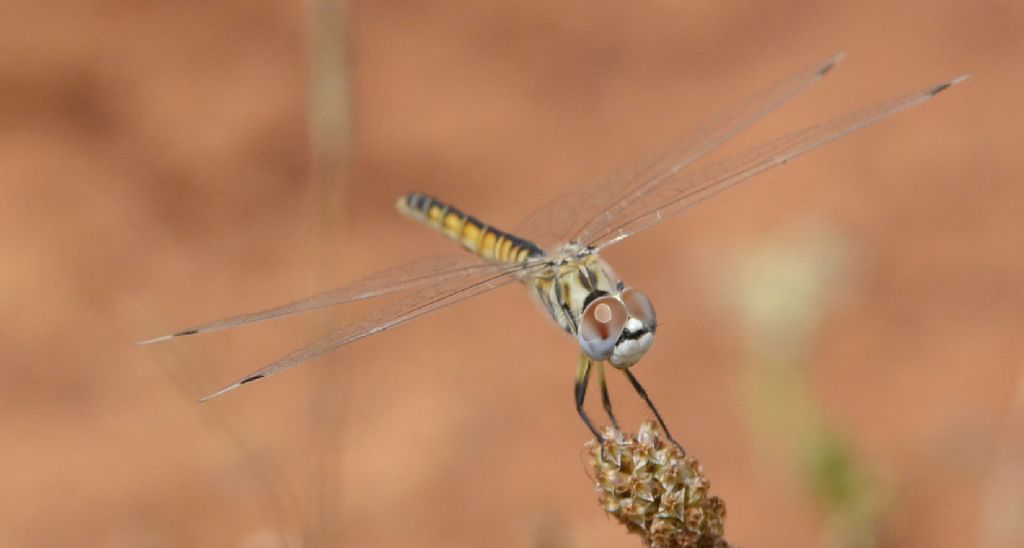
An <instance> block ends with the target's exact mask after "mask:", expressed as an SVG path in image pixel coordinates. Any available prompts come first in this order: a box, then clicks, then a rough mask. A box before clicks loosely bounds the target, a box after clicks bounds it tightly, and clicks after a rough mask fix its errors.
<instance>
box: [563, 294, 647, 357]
mask: <svg viewBox="0 0 1024 548" xmlns="http://www.w3.org/2000/svg"><path fill="white" fill-rule="evenodd" d="M657 326H658V321H657V317H656V316H655V314H654V305H652V304H651V301H650V299H648V298H647V296H646V295H644V294H643V293H641V292H640V291H638V290H636V289H632V288H626V289H623V290H622V291H621V292H619V294H618V295H605V296H603V297H598V298H596V299H594V300H593V301H591V302H590V303H589V304H588V305H587V307H586V308H585V309H584V310H583V316H582V317H581V318H580V323H579V329H578V331H577V335H576V338H577V340H578V341H579V343H580V348H581V349H582V350H583V352H584V353H585V354H586V355H587V356H589V357H590V358H591V359H594V360H598V361H603V360H608V361H609V362H610V363H611V364H612V365H613V366H615V367H618V368H627V367H629V366H631V365H633V364H635V363H636V362H638V361H640V358H642V357H643V355H644V354H645V353H646V352H647V350H648V349H649V348H650V347H651V345H652V344H653V343H654V332H655V330H656V329H657Z"/></svg>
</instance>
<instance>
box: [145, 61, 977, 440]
mask: <svg viewBox="0 0 1024 548" xmlns="http://www.w3.org/2000/svg"><path fill="white" fill-rule="evenodd" d="M843 58H844V54H843V53H838V54H835V55H833V56H831V57H829V58H828V59H825V60H823V61H821V62H818V63H815V64H813V65H810V66H807V67H805V68H803V69H802V70H799V71H796V72H794V73H793V74H791V75H789V76H787V77H785V78H783V79H781V80H779V81H777V82H775V83H773V84H771V85H769V86H768V87H766V88H764V89H762V90H760V91H758V92H756V93H753V94H751V95H749V96H748V97H747V98H745V99H743V100H741V101H739V102H737V103H735V104H734V105H733V106H732V107H731V108H729V109H727V110H726V111H725V112H724V113H722V114H719V115H717V116H715V117H713V118H712V119H711V120H710V121H708V122H706V123H705V124H703V125H701V126H699V128H700V129H698V130H697V131H696V132H694V133H692V134H690V135H689V136H687V137H685V138H683V139H681V140H679V141H677V142H676V143H675V144H673V145H672V146H670V147H668V148H667V149H665V150H664V151H662V152H661V153H659V154H656V155H653V156H652V157H651V158H649V159H648V160H646V161H643V162H640V163H639V164H638V165H636V166H635V167H633V168H631V169H628V170H625V171H621V172H618V173H616V174H615V175H612V176H610V177H607V178H605V179H602V180H599V181H597V182H594V183H591V184H589V185H585V186H583V187H581V188H578V189H575V190H573V191H570V192H566V193H564V194H562V195H560V196H558V197H556V198H555V199H553V200H552V201H551V202H549V203H548V204H546V205H544V206H543V207H541V208H539V209H538V210H536V211H535V212H534V213H532V214H530V215H529V216H527V217H526V218H525V220H524V221H523V222H522V223H520V225H519V226H518V228H517V229H516V230H514V231H512V232H506V231H503V230H500V229H498V228H495V227H494V226H491V225H489V224H486V223H484V222H482V221H480V220H478V219H477V218H476V217H473V216H471V215H468V214H466V213H464V212H463V211H461V210H460V209H458V208H456V207H455V206H453V205H450V204H448V203H446V202H443V201H441V200H439V199H436V198H433V197H431V196H429V195H427V194H423V193H419V192H413V193H409V194H407V195H405V196H402V197H401V198H400V199H399V200H398V202H397V208H398V210H399V211H400V212H401V213H403V214H404V215H406V216H407V217H410V218H412V219H414V220H416V221H420V222H422V223H424V224H426V225H428V226H431V227H433V228H434V229H436V230H438V231H439V232H441V233H442V234H443V235H445V236H447V237H448V238H450V239H452V240H454V241H456V242H458V243H460V244H461V245H462V247H463V248H465V249H466V250H467V251H469V252H470V253H469V254H462V255H457V256H438V257H432V258H427V259H423V260H419V261H415V262H412V263H409V264H406V265H403V266H399V267H397V268H392V269H389V270H385V271H383V272H378V273H376V274H372V275H369V276H366V277H364V278H361V279H359V280H357V281H355V282H353V283H351V284H348V285H345V286H343V287H339V288H336V289H331V290H328V291H324V292H321V293H317V294H315V295H312V296H310V297H307V298H304V299H302V300H298V301H295V302H291V303H288V304H283V305H280V306H276V307H273V308H268V309H265V310H260V311H257V312H251V313H245V314H240V315H236V316H231V317H229V318H226V319H222V320H217V321H213V322H209V323H204V324H201V325H196V326H193V327H189V328H186V329H182V330H179V331H176V332H174V333H172V334H169V335H164V336H160V337H156V338H153V339H148V340H145V341H140V342H139V343H138V344H150V343H155V342H160V341H166V340H169V339H177V338H181V337H186V336H192V335H197V334H200V333H211V332H215V331H220V330H224V329H230V328H234V327H239V326H243V325H248V324H253V323H256V322H261V321H265V320H270V319H274V318H280V317H284V316H289V315H292V314H297V313H300V312H305V311H309V310H313V309H318V308H323V307H326V306H333V305H340V304H344V303H351V302H355V301H361V300H366V299H375V298H379V297H383V296H386V295H392V294H399V293H401V294H403V295H404V297H402V298H399V299H397V300H395V301H394V302H391V303H390V304H387V305H382V306H380V307H379V308H377V309H375V310H374V311H373V312H372V313H370V314H369V315H368V316H366V317H364V318H362V319H361V320H358V321H356V322H354V323H351V324H349V325H347V326H345V327H343V328H341V329H339V330H337V331H335V332H332V333H330V334H327V335H326V336H323V337H322V338H320V339H317V340H315V341H313V342H311V343H309V344H307V345H305V346H303V347H301V348H299V349H297V350H295V351H293V352H291V353H289V354H287V355H285V356H283V357H281V358H279V359H277V360H274V361H273V362H271V363H269V364H268V365H266V366H264V367H262V368H260V369H258V370H256V371H254V372H252V373H250V374H248V375H245V376H244V377H241V378H239V379H237V380H235V381H234V382H232V383H230V384H228V385H226V386H224V387H223V388H221V389H219V390H217V391H216V392H213V393H211V394H209V395H207V396H205V397H204V398H202V400H200V401H207V400H209V399H211V398H215V397H218V396H221V395H223V394H225V393H227V392H230V391H232V390H235V389H236V388H239V387H241V386H243V385H247V384H249V383H252V382H254V381H257V380H260V379H264V378H267V377H270V376H272V375H275V374H277V373H280V372H282V371H284V370H286V369H291V368H293V367H295V366H297V365H299V364H302V363H304V362H307V361H309V360H312V359H314V358H317V357H319V356H322V355H323V354H325V353H327V352H330V351H332V350H335V349H337V348H340V347H342V346H345V345H348V344H350V343H353V342H355V341H358V340H360V339H363V338H365V337H368V336H370V335H375V334H378V333H381V332H384V331H387V330H389V329H391V328H393V327H396V326H398V325H401V324H404V323H406V322H409V321H412V320H415V319H418V318H421V317H423V316H426V315H428V314H430V313H432V312H435V311H437V310H440V309H442V308H445V307H447V306H449V305H452V304H454V303H457V302H460V301H464V300H466V299H469V298H471V297H475V296H477V295H480V294H482V293H486V292H489V291H492V290H495V289H497V288H499V287H503V286H505V285H508V284H511V283H514V282H519V283H521V284H523V285H525V286H526V287H527V289H528V291H529V293H530V294H531V295H532V296H533V297H534V298H535V300H536V301H538V302H539V303H540V304H541V305H542V308H543V310H544V311H545V312H546V313H547V315H548V316H549V317H550V318H551V319H552V320H553V321H554V322H555V324H557V325H558V326H559V327H561V328H562V329H563V330H564V331H566V332H567V333H568V334H569V335H570V336H572V337H574V338H575V339H576V341H577V343H578V346H579V348H580V353H579V359H578V361H577V367H576V376H575V383H574V399H575V405H576V411H577V413H578V414H579V416H580V418H581V419H582V420H583V423H584V424H585V425H586V427H587V428H588V429H589V430H590V432H591V433H592V434H593V435H594V436H595V438H596V439H598V440H601V439H603V437H602V435H601V433H600V432H599V431H598V430H597V429H596V428H595V427H594V425H593V423H592V421H591V419H590V418H589V416H588V415H587V413H586V411H585V410H584V401H585V398H586V394H587V387H588V384H589V379H590V377H591V374H592V372H596V376H597V380H598V384H599V385H600V392H601V401H602V406H603V408H604V411H605V412H606V414H607V415H608V417H609V420H610V421H611V424H612V425H613V426H614V427H615V428H616V429H619V425H618V421H617V419H616V418H615V415H614V413H613V411H612V405H611V400H610V398H609V395H608V388H607V383H606V380H605V369H604V366H605V364H608V365H610V366H611V367H612V368H613V369H616V370H619V371H621V372H622V373H624V374H625V376H626V377H627V379H628V380H629V383H630V384H631V385H632V387H633V388H634V389H635V391H636V392H637V394H638V395H639V396H640V397H641V398H642V399H643V401H644V402H645V404H646V405H647V407H648V408H649V409H650V410H651V412H652V413H653V414H654V416H655V418H656V419H657V421H658V423H659V425H660V426H661V428H662V430H663V432H664V433H665V435H666V437H667V438H668V439H669V440H671V441H672V442H673V443H674V444H675V445H676V446H677V447H679V449H680V450H681V451H682V450H683V448H682V446H681V445H680V444H679V443H678V442H677V441H676V440H675V438H673V437H672V435H671V434H670V433H669V430H668V428H667V426H666V425H665V421H664V419H663V418H662V416H661V414H660V413H659V412H658V410H657V408H656V407H655V406H654V403H653V402H652V401H651V398H650V397H649V395H648V393H647V391H646V390H645V389H644V387H643V386H642V385H641V384H640V382H639V380H638V379H637V377H636V375H635V374H634V373H633V372H632V370H631V368H632V366H633V365H635V364H636V363H637V362H639V361H640V359H641V358H642V357H643V356H644V355H645V354H646V353H647V351H648V350H649V349H650V348H651V346H652V344H653V342H654V339H655V335H656V333H657V330H658V322H657V316H656V314H655V310H654V306H653V305H652V303H651V300H650V299H649V298H648V297H647V296H646V295H645V294H644V293H642V292H641V291H640V290H638V289H635V288H633V287H630V286H628V285H626V284H625V282H624V281H623V280H622V279H621V278H619V277H618V276H617V275H616V274H615V271H613V270H612V269H611V267H610V266H609V265H608V263H606V262H605V261H604V260H603V259H602V258H601V257H600V252H602V251H603V250H604V249H606V248H608V247H610V246H613V245H615V244H618V243H619V242H622V241H623V240H625V239H627V238H629V237H630V236H633V235H634V234H637V233H639V232H641V231H644V230H647V229H649V228H651V227H653V226H655V225H658V224H660V223H662V222H663V221H666V220H668V219H670V218H672V217H674V216H676V215H678V214H679V213H681V212H683V211H685V210H687V209H688V208H690V207H692V206H694V205H696V204H698V203H700V202H702V201H704V200H706V199H708V198H710V197H712V196H714V195H716V194H718V193H719V192H721V191H723V190H725V189H727V188H730V187H733V186H736V185H738V184H739V183H742V182H744V181H746V180H748V179H750V178H751V177H754V176H755V175H758V174H760V173H762V172H764V171H766V170H768V169H771V168H773V167H776V166H779V165H782V164H784V163H786V162H788V161H789V160H792V159H794V158H796V157H798V156H800V155H802V154H804V153H806V152H809V151H811V150H813V149H816V148H818V147H820V146H822V145H824V144H826V143H829V142H831V141H834V140H836V139H839V138H841V137H843V136H845V135H847V134H849V133H851V132H853V131H855V130H858V129H860V128H863V127H865V126H868V125H871V124H874V123H875V122H878V121H880V120H883V119H885V118H888V117H890V116H892V115H893V114H896V113H898V112H901V111H904V110H907V109H909V108H912V107H915V106H918V105H920V104H922V103H924V102H926V101H928V100H929V99H931V98H932V97H935V96H936V95H938V94H939V93H941V92H943V91H945V90H946V89H948V88H950V87H951V86H953V85H955V84H957V83H960V82H962V81H963V80H964V79H966V78H967V75H961V76H958V77H956V78H953V79H951V80H947V81H944V82H941V83H938V84H935V85H932V86H928V87H926V88H923V89H919V90H916V91H913V92H910V93H907V94H904V95H901V96H898V97H895V98H892V99H889V100H887V101H883V102H881V103H878V104H875V105H873V106H869V107H867V108H864V109H862V110H858V111H855V112H853V113H851V114H847V115H845V116H840V117H838V118H835V119H832V120H831V121H827V122H823V123H818V124H815V125H811V126H809V127H806V128H803V129H800V130H797V131H794V132H792V133H789V134H786V135H784V136H782V137H777V138H774V139H772V140H769V141H768V142H765V143H763V144H761V145H758V146H754V147H751V148H749V149H747V150H744V151H742V152H739V153H738V154H735V155H732V156H729V157H727V158H725V159H722V160H718V161H715V162H710V163H706V164H707V165H703V166H700V165H695V163H697V161H698V160H701V159H702V158H704V157H706V156H707V155H708V154H709V153H711V152H712V151H715V150H717V149H718V148H719V147H721V146H722V145H723V144H725V143H726V142H728V141H729V140H731V139H732V138H733V137H735V136H736V135H738V134H739V133H740V132H742V131H743V130H745V129H747V128H749V127H750V126H751V125H753V124H754V123H755V122H757V121H759V120H761V119H762V118H764V117H765V116H767V115H768V114H769V113H771V112H772V111H774V110H776V109H777V108H779V107H780V106H782V105H783V104H785V103H787V102H788V101H790V100H791V99H793V98H794V97H796V96H797V95H799V94H800V93H801V92H803V91H804V90H806V89H807V88H809V87H810V86H811V85H812V84H814V83H815V82H817V81H819V80H820V79H821V78H822V77H824V76H825V75H826V74H828V73H829V72H830V71H831V70H832V69H833V68H834V67H835V66H836V65H837V64H838V63H839V62H840V61H841V60H842V59H843ZM520 235H521V236H520ZM684 454H685V452H684Z"/></svg>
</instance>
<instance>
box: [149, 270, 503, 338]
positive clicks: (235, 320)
mask: <svg viewBox="0 0 1024 548" xmlns="http://www.w3.org/2000/svg"><path fill="white" fill-rule="evenodd" d="M508 268H509V267H508V265H500V264H494V263H486V262H484V261H483V260H482V259H480V258H479V257H477V256H475V255H470V254H462V255H450V256H448V255H446V256H438V257H430V258H427V259H423V260H420V261H416V262H412V263H408V264H405V265H402V266H399V267H395V268H392V269H389V270H384V271H382V272H378V273H376V274H371V275H369V276H366V277H365V278H362V279H360V280H357V281H355V282H353V283H351V284H349V285H346V286H344V287H339V288H336V289H331V290H328V291H324V292H322V293H317V294H316V295H313V296H312V297H307V298H305V299H302V300H299V301H295V302H292V303H288V304H284V305H281V306H275V307H274V308H268V309H266V310H260V311H258V312H250V313H246V314H239V315H237V316H231V317H230V318H225V319H223V320H217V321H213V322H209V323H204V324H201V325H196V326H193V327H189V328H186V329H182V330H180V331H177V332H175V333H172V334H170V335H164V336H161V337H156V338H153V339H148V340H145V341H141V342H139V343H138V344H150V343H154V342H159V341H165V340H168V339H173V338H175V337H183V336H186V335H196V334H199V333H210V332H212V331H220V330H222V329H230V328H232V327H238V326H240V325H247V324H251V323H255V322H261V321H264V320H270V319H273V318H280V317H282V316H288V315H291V314H297V313H299V312H305V311H307V310H314V309H317V308H323V307H325V306H331V305H336V304H343V303H350V302H355V301H361V300H364V299H370V298H373V297H379V296H381V295H387V294H389V293H394V292H397V291H404V290H411V289H416V288H420V287H424V286H427V285H431V284H437V283H444V282H452V281H455V282H456V283H458V280H461V279H463V278H466V277H471V276H481V275H493V274H495V273H498V272H502V271H504V270H507V269H508Z"/></svg>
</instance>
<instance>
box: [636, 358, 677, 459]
mask: <svg viewBox="0 0 1024 548" xmlns="http://www.w3.org/2000/svg"><path fill="white" fill-rule="evenodd" d="M622 372H623V373H625V374H626V377H627V378H629V382H630V384H632V385H633V389H634V390H636V393H637V394H640V397H641V398H643V399H644V401H645V402H647V407H650V408H651V411H653V412H654V417H655V418H656V419H658V424H659V425H661V431H662V432H664V433H665V437H666V438H668V440H669V441H671V442H672V443H673V445H675V446H676V447H678V448H679V452H680V453H682V454H683V455H686V450H685V449H683V446H682V445H679V442H678V441H676V439H675V438H673V437H672V434H671V433H670V432H669V431H668V426H665V420H664V419H662V418H661V413H658V409H657V408H656V407H654V402H652V401H651V398H650V397H649V396H648V395H647V391H646V390H644V387H643V386H641V385H640V381H638V380H636V376H635V375H633V372H632V371H630V370H629V369H623V370H622Z"/></svg>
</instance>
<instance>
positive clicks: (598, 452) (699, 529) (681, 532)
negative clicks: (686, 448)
mask: <svg viewBox="0 0 1024 548" xmlns="http://www.w3.org/2000/svg"><path fill="white" fill-rule="evenodd" d="M587 449H588V452H589V455H590V459H589V460H590V464H591V466H593V468H594V479H595V480H596V483H597V493H598V500H599V501H600V503H601V507H602V508H604V511H605V512H608V513H609V514H611V515H612V516H615V519H617V520H619V522H620V523H622V524H624V525H625V526H626V528H627V529H629V530H630V531H631V532H633V533H636V534H638V535H640V536H641V537H642V538H643V541H644V544H645V545H646V546H650V547H652V548H668V547H693V548H698V547H699V548H711V547H715V548H722V547H728V546H729V544H728V543H727V542H726V541H725V538H724V535H725V503H724V502H722V499H720V498H718V497H712V496H708V488H709V487H710V485H711V484H710V482H708V480H707V478H705V477H704V471H703V469H702V468H701V465H700V463H699V462H697V460H696V459H694V458H693V457H689V456H687V457H684V456H683V455H682V454H681V453H680V451H679V448H678V447H676V446H675V445H673V444H666V443H665V442H663V441H662V440H661V439H660V436H659V433H658V430H657V428H656V427H655V426H654V423H652V422H650V421H648V422H645V423H643V424H642V425H640V430H639V432H637V435H636V437H635V438H632V437H627V436H626V435H625V434H623V433H622V432H619V431H618V430H616V429H614V428H612V427H610V426H609V427H607V428H605V431H604V441H602V442H600V443H598V442H597V441H596V440H595V441H590V442H588V444H587Z"/></svg>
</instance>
